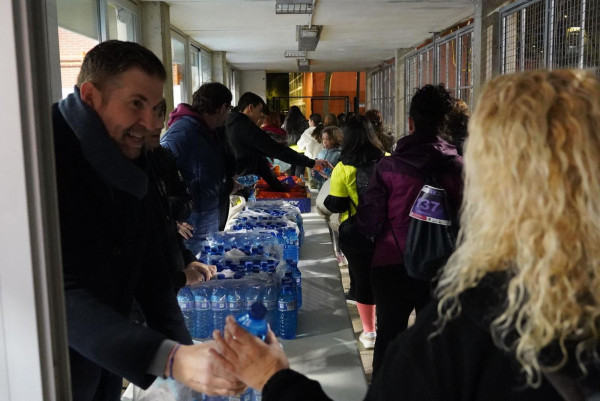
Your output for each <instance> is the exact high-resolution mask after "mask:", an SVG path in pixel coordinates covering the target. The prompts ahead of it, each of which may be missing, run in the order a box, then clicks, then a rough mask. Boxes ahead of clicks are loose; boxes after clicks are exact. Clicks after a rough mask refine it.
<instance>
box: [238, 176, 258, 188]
mask: <svg viewBox="0 0 600 401" xmlns="http://www.w3.org/2000/svg"><path fill="white" fill-rule="evenodd" d="M235 180H236V181H237V182H238V184H240V185H241V186H244V187H250V186H252V185H254V184H256V182H257V181H258V176H256V175H254V174H248V175H241V176H239V177H237V178H236V179H235Z"/></svg>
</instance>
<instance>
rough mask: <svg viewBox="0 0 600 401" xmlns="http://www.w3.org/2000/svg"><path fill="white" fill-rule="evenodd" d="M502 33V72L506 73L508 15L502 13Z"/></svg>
mask: <svg viewBox="0 0 600 401" xmlns="http://www.w3.org/2000/svg"><path fill="white" fill-rule="evenodd" d="M500 18H501V20H502V21H501V24H502V32H501V33H502V35H501V37H500V41H499V45H500V73H501V74H505V71H506V15H504V14H503V15H501V17H500Z"/></svg>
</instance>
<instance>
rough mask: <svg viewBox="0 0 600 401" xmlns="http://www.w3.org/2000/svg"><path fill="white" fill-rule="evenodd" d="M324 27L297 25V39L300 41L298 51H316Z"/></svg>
mask: <svg viewBox="0 0 600 401" xmlns="http://www.w3.org/2000/svg"><path fill="white" fill-rule="evenodd" d="M322 28H323V26H322V25H312V26H311V27H308V26H307V25H296V38H297V40H298V50H310V51H314V50H315V49H316V48H317V44H318V43H319V38H320V37H321V29H322Z"/></svg>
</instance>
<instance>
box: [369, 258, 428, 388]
mask: <svg viewBox="0 0 600 401" xmlns="http://www.w3.org/2000/svg"><path fill="white" fill-rule="evenodd" d="M371 281H372V283H373V295H374V296H375V305H376V313H377V341H375V351H374V353H373V377H374V376H375V374H376V373H377V371H378V370H379V368H380V367H381V365H382V363H383V358H384V356H385V350H386V348H387V346H388V344H389V343H390V342H391V341H392V340H394V339H395V338H396V337H397V336H398V335H399V334H400V333H402V332H403V331H405V330H406V328H407V327H408V318H409V316H410V314H411V312H412V310H413V309H416V311H417V313H419V311H420V310H421V309H423V307H424V306H425V305H426V304H427V303H428V302H429V301H430V300H431V296H430V293H431V284H430V283H429V282H427V281H421V280H415V279H413V278H411V277H408V276H407V275H406V272H405V271H404V266H403V265H392V266H379V267H373V268H372V269H371Z"/></svg>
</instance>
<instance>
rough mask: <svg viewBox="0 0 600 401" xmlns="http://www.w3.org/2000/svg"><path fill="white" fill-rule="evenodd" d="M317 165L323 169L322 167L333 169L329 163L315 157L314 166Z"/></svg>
mask: <svg viewBox="0 0 600 401" xmlns="http://www.w3.org/2000/svg"><path fill="white" fill-rule="evenodd" d="M317 166H319V167H321V169H324V168H330V169H333V166H332V165H331V163H329V162H328V161H327V160H325V159H315V167H317Z"/></svg>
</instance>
